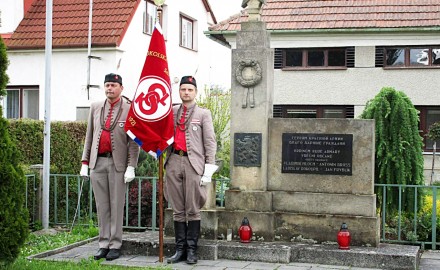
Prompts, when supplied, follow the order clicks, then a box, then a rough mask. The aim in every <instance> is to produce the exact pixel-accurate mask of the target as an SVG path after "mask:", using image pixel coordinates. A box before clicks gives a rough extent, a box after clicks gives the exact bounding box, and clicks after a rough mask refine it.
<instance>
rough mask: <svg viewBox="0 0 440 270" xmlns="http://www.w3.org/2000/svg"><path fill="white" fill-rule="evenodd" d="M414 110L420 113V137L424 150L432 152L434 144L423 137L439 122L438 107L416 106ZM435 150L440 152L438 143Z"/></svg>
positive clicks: (439, 111)
mask: <svg viewBox="0 0 440 270" xmlns="http://www.w3.org/2000/svg"><path fill="white" fill-rule="evenodd" d="M416 109H417V110H419V111H420V135H421V136H422V137H423V143H424V150H425V151H432V150H433V145H434V142H433V141H432V140H429V139H428V138H426V136H425V135H426V134H427V133H428V130H429V127H430V126H431V125H432V124H434V123H435V122H439V121H440V106H432V107H427V106H416ZM437 150H440V143H439V142H437Z"/></svg>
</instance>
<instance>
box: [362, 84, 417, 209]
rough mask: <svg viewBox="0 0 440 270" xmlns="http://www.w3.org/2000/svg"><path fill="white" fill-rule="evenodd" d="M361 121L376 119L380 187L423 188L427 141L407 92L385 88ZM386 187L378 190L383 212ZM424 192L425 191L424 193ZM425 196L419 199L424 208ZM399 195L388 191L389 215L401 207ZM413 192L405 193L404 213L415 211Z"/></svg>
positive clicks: (396, 191) (369, 104) (376, 168)
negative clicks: (384, 185) (424, 145)
mask: <svg viewBox="0 0 440 270" xmlns="http://www.w3.org/2000/svg"><path fill="white" fill-rule="evenodd" d="M361 118H363V119H374V120H375V125H376V164H375V183H376V184H402V185H423V184H424V179H423V152H422V146H423V140H422V137H421V136H420V134H419V116H418V111H417V110H416V108H415V107H414V105H413V104H412V102H411V100H410V99H409V98H408V96H406V95H405V93H403V92H401V91H396V90H395V89H394V88H392V87H384V88H382V90H381V91H380V92H379V94H377V95H376V97H374V98H373V99H372V100H370V101H368V103H367V105H366V107H365V109H364V111H363V112H362V115H361ZM382 190H383V189H382V188H379V189H377V194H378V196H377V198H378V200H379V201H378V207H379V208H380V209H382V203H383V201H384V200H383V199H381V198H383V195H384V194H382ZM420 192H421V191H420ZM421 195H422V194H418V196H417V200H418V202H417V205H421V202H422V196H421ZM398 201H399V192H398V190H397V189H395V188H391V187H390V188H389V189H388V190H387V192H386V208H387V212H389V213H390V212H395V211H396V210H397V208H398V206H399V204H398ZM414 201H415V198H414V193H413V192H406V190H405V188H403V192H402V210H403V211H406V212H411V211H414V207H415V203H414Z"/></svg>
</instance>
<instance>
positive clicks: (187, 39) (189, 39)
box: [180, 15, 195, 49]
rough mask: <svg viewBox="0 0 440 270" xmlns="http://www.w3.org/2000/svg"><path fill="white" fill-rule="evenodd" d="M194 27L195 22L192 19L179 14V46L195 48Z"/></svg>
mask: <svg viewBox="0 0 440 270" xmlns="http://www.w3.org/2000/svg"><path fill="white" fill-rule="evenodd" d="M194 28H195V22H194V21H193V20H191V19H189V18H187V17H184V16H182V15H180V46H182V47H185V48H188V49H195V46H194V45H195V44H194V30H195V29H194Z"/></svg>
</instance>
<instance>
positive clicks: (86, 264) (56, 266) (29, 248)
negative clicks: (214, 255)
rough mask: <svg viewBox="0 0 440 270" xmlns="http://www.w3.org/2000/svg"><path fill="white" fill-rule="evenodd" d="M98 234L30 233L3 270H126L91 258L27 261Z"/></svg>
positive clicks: (91, 228)
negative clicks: (11, 262)
mask: <svg viewBox="0 0 440 270" xmlns="http://www.w3.org/2000/svg"><path fill="white" fill-rule="evenodd" d="M97 234H98V229H97V228H96V227H94V226H93V223H92V226H89V227H80V226H77V227H75V228H74V229H73V230H72V232H59V233H57V234H56V235H37V234H35V233H31V234H30V236H29V238H28V239H27V241H26V243H25V245H24V246H23V248H22V250H21V254H20V256H19V257H18V258H17V260H16V261H15V262H14V263H13V264H11V265H8V266H6V267H5V268H2V269H5V270H24V269H26V270H27V269H30V270H67V269H68V270H83V269H88V270H89V269H90V270H96V269H106V270H121V269H124V270H127V267H124V266H111V265H101V262H102V260H99V261H95V260H94V259H93V257H92V256H90V257H89V258H88V259H83V260H81V261H80V262H79V263H75V262H53V261H42V260H28V259H26V258H27V257H28V256H31V255H35V254H38V253H41V252H44V251H48V250H53V249H56V248H59V247H63V246H66V245H69V244H73V243H76V242H78V241H82V240H85V239H88V238H91V237H94V236H96V235H97ZM130 269H163V270H165V269H171V268H168V267H163V266H159V267H144V268H139V267H130Z"/></svg>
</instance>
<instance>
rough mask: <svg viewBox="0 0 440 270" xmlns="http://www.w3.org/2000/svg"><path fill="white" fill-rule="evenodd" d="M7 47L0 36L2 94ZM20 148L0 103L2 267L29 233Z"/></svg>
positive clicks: (5, 76) (7, 262)
mask: <svg viewBox="0 0 440 270" xmlns="http://www.w3.org/2000/svg"><path fill="white" fill-rule="evenodd" d="M7 65H8V60H7V56H6V48H5V45H4V43H3V40H2V39H1V38H0V96H4V95H5V94H6V91H5V90H4V89H5V86H6V84H7V82H8V77H7V75H6V68H7ZM17 153H18V151H17V149H16V146H15V144H13V143H12V141H11V139H10V136H9V133H8V122H7V121H6V119H4V118H3V108H2V107H1V106H0V205H1V207H0V266H4V265H6V264H9V263H12V262H13V261H14V260H15V259H16V258H17V257H18V255H19V253H20V248H21V247H22V246H23V245H24V242H25V240H26V238H27V236H28V234H29V229H28V227H29V225H28V220H29V219H28V212H27V209H26V208H25V192H26V183H25V176H24V173H23V171H22V169H21V168H20V166H19V164H18V156H17Z"/></svg>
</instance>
